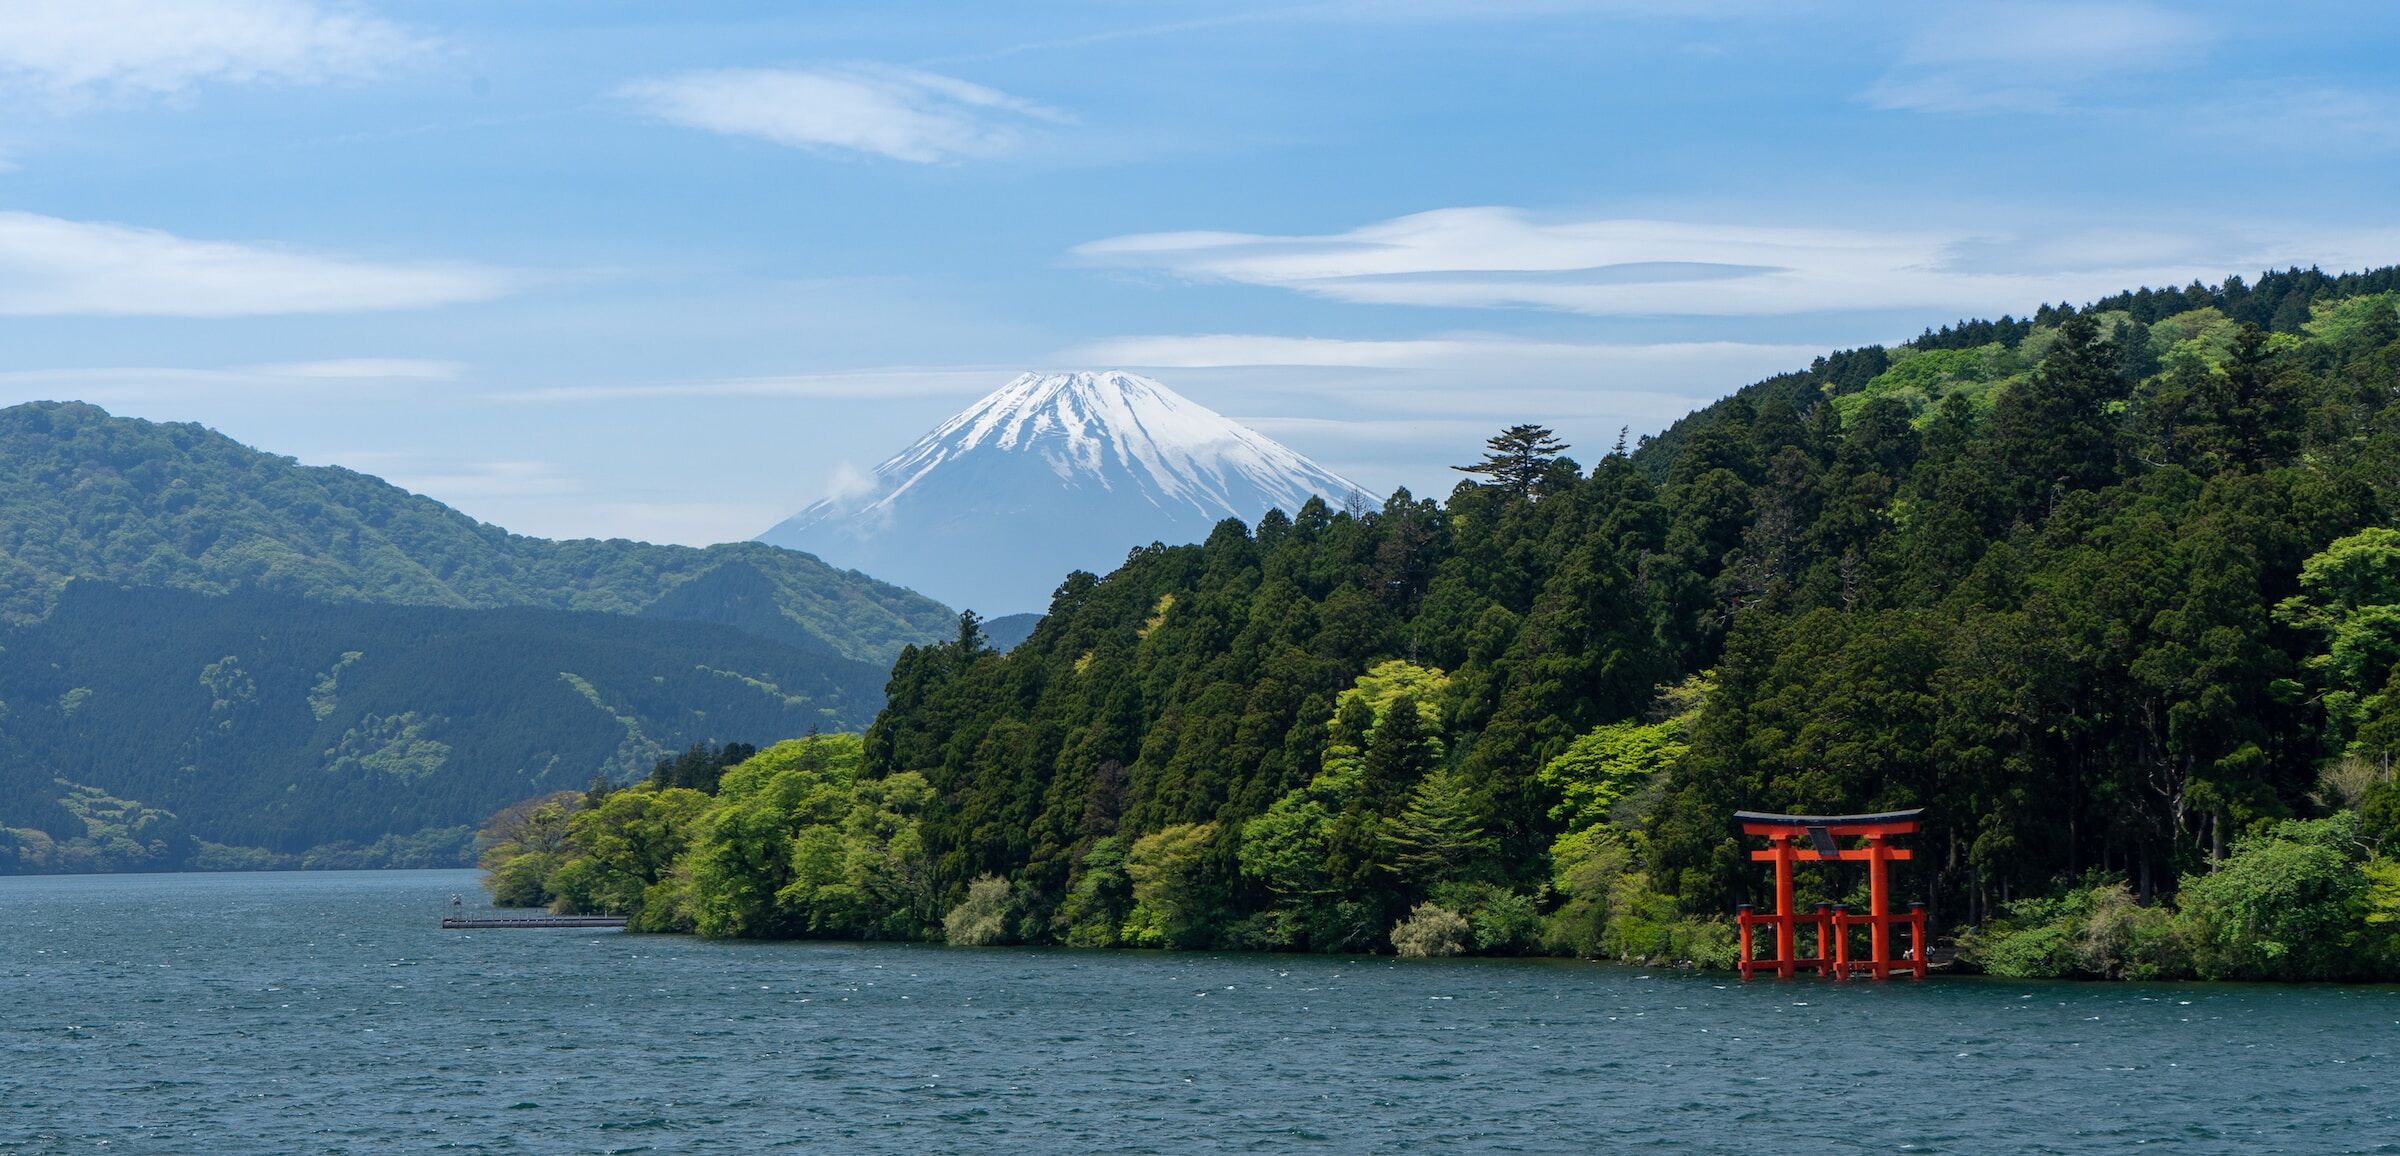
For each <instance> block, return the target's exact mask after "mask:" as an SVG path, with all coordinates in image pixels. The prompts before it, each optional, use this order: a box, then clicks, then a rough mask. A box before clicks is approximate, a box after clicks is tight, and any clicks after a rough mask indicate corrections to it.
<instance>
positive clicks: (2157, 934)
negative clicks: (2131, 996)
mask: <svg viewBox="0 0 2400 1156" xmlns="http://www.w3.org/2000/svg"><path fill="white" fill-rule="evenodd" d="M2358 836H2359V830H2358V822H2357V820H2356V819H2355V818H2354V817H2353V816H2351V815H2348V814H2337V815H2335V816H2333V817H2331V818H2326V819H2317V820H2311V821H2304V822H2303V821H2294V822H2285V823H2278V824H2275V825H2273V826H2272V827H2269V828H2268V829H2266V830H2265V831H2263V832H2261V833H2259V834H2257V835H2253V836H2250V837H2248V838H2245V839H2243V840H2241V841H2240V842H2239V843H2238V844H2236V845H2235V847H2234V850H2233V853H2232V854H2231V855H2230V856H2229V857H2227V858H2226V859H2225V860H2224V861H2223V862H2222V863H2219V864H2217V865H2216V867H2215V868H2214V869H2213V870H2205V871H2199V872H2194V873H2192V874H2190V875H2187V876H2186V877H2185V878H2184V880H2183V885H2182V888H2181V890H2180V891H2179V893H2178V894H2177V897H2176V901H2175V904H2174V906H2173V908H2172V909H2171V910H2170V908H2168V907H2167V906H2164V905H2157V906H2144V905H2142V904H2140V903H2138V902H2137V901H2136V900H2135V898H2134V896H2133V894H2132V893H2131V892H2130V891H2128V890H2126V888H2125V887H2124V886H2123V885H2121V884H2116V883H2111V882H2107V881H2091V882H2088V883H2086V884H2085V885H2083V886H2081V887H2077V888H2075V889H2072V890H2070V891H2067V892H2065V893H2064V894H2062V895H2060V896H2057V897H2054V898H2044V899H2031V900H2023V901H2020V902H2017V903H2014V904H2011V905H2010V907H2009V911H2008V917H2007V918H2006V919H2004V920H2002V921H2000V922H1998V923H1996V924H1995V925H1994V926H1992V927H1991V928H1989V929H1986V930H1985V931H1984V932H1983V933H1981V934H1979V935H1978V936H1976V937H1975V941H1974V943H1973V944H1972V950H1971V951H1970V953H1969V955H1970V958H1972V959H1974V960H1975V961H1976V962H1978V963H1980V964H1982V965H1983V966H1984V967H1985V968H1987V969H1989V970H1990V971H1992V972H1993V973H1995V974H1998V975H2008V976H2018V977H2027V978H2057V977H2062V976H2067V977H2085V978H2096V979H2114V978H2124V979H2183V978H2200V979H2251V980H2312V979H2313V980H2324V979H2333V980H2357V979H2369V978H2376V977H2383V976H2388V975H2390V974H2392V973H2393V971H2392V969H2393V968H2394V967H2395V966H2396V965H2400V955H2396V954H2395V952H2396V951H2400V864H2396V863H2395V862H2394V861H2393V860H2391V859H2388V858H2370V857H2369V854H2368V852H2367V849H2366V848H2365V846H2364V845H2363V844H2362V843H2361V841H2360V840H2359V837H2358Z"/></svg>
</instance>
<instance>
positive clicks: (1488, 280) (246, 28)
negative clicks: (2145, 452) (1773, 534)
mask: <svg viewBox="0 0 2400 1156" xmlns="http://www.w3.org/2000/svg"><path fill="white" fill-rule="evenodd" d="M2396 41H2400V16H2396V15H2394V14H2392V13H2391V11H2390V10H2389V9H2388V7H2387V6H2385V5H2381V4H2373V3H2353V4H2331V3H2328V4H2296V5H2288V6H2265V5H2233V4H2224V5H2172V6H2170V5H2153V4H2139V3H2127V4H2025V3H1994V4H1957V5H1951V4H1944V5H1925V4H1891V5H1878V4H1812V3H1807V2H1805V0H1798V2H1781V3H1738V2H1727V3H1692V4H1672V3H1660V2H1652V3H1614V2H1592V3H1580V2H1576V0H1481V2H1466V0H1383V2H1379V3H1366V2H1350V0H1328V2H1321V3H1296V4H1249V3H1243V2H1241V0H1212V2H1209V3H1198V2H1194V3H1182V2H1177V0H1152V2H1147V3H1134V2H1130V0H1061V2H1056V3H1034V4H996V3H988V2H987V3H958V4H948V3H929V4H906V5H903V4H896V3H859V4H851V3H833V2H820V3H807V4H770V3H720V4H708V3H700V2H697V0H694V2H688V3H678V4H654V5H636V4H625V3H604V2H581V3H574V4H564V3H543V4H535V3H496V2H495V3H470V2H467V0H450V2H444V3H415V4H409V3H373V4H348V3H333V2H327V0H184V2H181V3H136V2H131V0H0V403H13V402H16V401H21V400H28V399H33V398H82V399H86V400H91V401H95V402H98V403H100V404H102V405H105V406H108V407H109V408H110V409H112V410H114V411H116V412H120V413H126V414H133V415H138V416H143V417H151V418H158V419H171V420H188V421H198V422H202V423H205V424H208V425H211V426H214V427H216V428H219V429H222V430H224V431H225V432H227V433H229V434H232V435H234V436H236V437H239V438H241V439H243V440H245V441H248V442H251V443H253V444H256V445H259V446H261V447H263V448H268V449H272V450H275V451H277V452H281V453H287V454H292V455H295V456H297V457H299V458H300V459H301V460H303V461H307V462H312V463H334V464H342V465H349V466H353V467H355V468H359V469H363V470H367V471H369V472H373V473H377V474H381V475H384V476H387V477H390V478H392V479H393V480H395V481H398V482H400V483H402V484H404V485H408V486H410V487H411V488H414V489H418V490H421V491H423V492H426V493H430V494H432V495H434V496H435V497H438V498H441V499H443V500H445V501H448V502H450V503H452V504H454V505H456V506H458V507H460V508H462V509H464V510H466V511H468V512H469V513H472V514H474V515H476V516H478V517H482V518H486V519H489V520H492V521H496V522H498V523H500V524H502V525H505V526H507V527H509V528H511V529H515V530H519V531H523V532H527V533H537V534H544V535H552V536H587V535H590V536H616V535H622V536H630V537H640V538H647V539H652V540H660V541H682V542H695V543H697V542H709V541H719V540H726V539H732V538H742V537H748V536H749V535H751V534H754V533H756V532H758V531H759V530H762V529H764V528H765V527H766V526H768V525H770V524H772V523H773V522H774V521H776V520H777V519H778V518H780V517H782V516H783V515H785V514H787V513H789V512H791V511H792V510H794V509H796V508H798V507H799V506H800V505H802V504H804V503H805V502H807V501H808V500H810V499H812V498H814V497H817V496H819V495H820V494H821V493H823V492H824V491H825V490H826V489H827V487H828V486H829V485H830V484H831V483H832V482H833V480H834V479H835V478H836V477H837V476H841V475H843V474H844V473H845V472H848V471H856V470H860V469H866V468H871V467H872V466H873V465H874V464H875V462H876V461H878V460H880V459H881V458H882V457H884V456H885V455H887V454H889V453H891V452H893V451H895V450H897V449H899V448H901V447H902V446H903V445H905V444H906V443H907V442H908V441H909V440H910V439H912V438H913V437H915V436H916V435H917V434H918V433H920V432H922V431H923V430H925V429H926V428H928V427H930V426H931V425H933V424H934V423H935V422H937V421H938V420H940V419H941V418H942V417H944V416H946V415H948V414H949V413H950V412H952V411H954V410H956V409H958V408H960V407H961V406H963V405H964V404H966V403H967V402H969V401H972V400H973V399H974V398H976V397H978V396H980V395H981V394H983V393H985V392H988V391H989V390H991V389H992V388H995V387H997V386H998V385H999V384H1000V383H1001V382H1002V381H1004V380H1006V379H1007V378H1008V377H1010V376H1012V375H1013V374H1015V373H1017V372H1019V371H1022V370H1025V369H1075V368H1092V369H1100V368H1127V369H1136V370H1140V371H1142V372H1147V373H1149V374H1151V375H1152V376H1155V377H1158V378H1159V379H1161V380H1163V381H1165V382H1167V383H1168V384H1169V385H1170V386H1173V387H1175V388H1176V389H1178V390H1180V391H1182V392H1184V393H1186V394H1188V395H1189V396H1191V397H1193V398H1194V399H1195V400H1198V401H1200V402H1202V403H1204V404H1207V405H1210V406H1212V407H1214V408H1216V409H1219V410H1221V411H1223V412H1225V413H1227V414H1230V415H1232V416H1234V417H1237V418H1239V419H1241V420H1244V421H1246V422H1248V423H1250V424H1252V425H1254V426H1256V427H1258V428H1259V429H1261V430H1263V431H1265V432H1267V433H1269V434H1270V435H1272V436H1275V437H1277V438H1278V439H1280V440H1283V441H1285V442H1286V443H1288V444H1290V445H1291V446H1293V447H1294V448H1295V449H1298V450H1300V451H1301V452H1303V453H1306V454H1309V455H1311V456H1313V457H1315V458H1317V459H1318V460H1320V461H1322V462H1324V463H1325V464H1327V465H1328V466H1331V467H1332V468H1334V469H1336V470H1339V471H1341V472H1343V473H1345V474H1347V475H1349V476H1350V477H1352V478H1354V479H1356V480H1357V481H1359V482H1360V483H1362V484H1364V485H1366V486H1368V487H1369V488H1371V489H1375V490H1379V491H1380V490H1386V489H1389V488H1390V487H1393V486H1396V485H1409V486H1412V487H1415V488H1417V489H1418V490H1420V491H1428V492H1441V491H1443V490H1445V489H1446V488H1447V487H1448V485H1449V484H1450V482H1449V479H1450V478H1451V477H1454V476H1455V475H1449V474H1448V472H1447V471H1446V470H1445V469H1444V468H1443V467H1444V466H1445V465H1446V464H1448V463H1450V462H1453V461H1459V460H1465V459H1466V458H1468V457H1471V456H1472V455H1473V452H1474V450H1475V449H1476V447H1477V445H1478V443H1479V442H1480V440H1481V438H1482V437H1483V436H1484V434H1485V433H1487V432H1489V431H1490V430H1491V429H1494V428H1496V427H1498V426H1501V425H1503V424H1508V423H1512V422H1516V421H1522V420H1538V421H1544V422H1548V423H1549V424H1552V425H1554V426H1556V427H1557V428H1559V429H1560V430H1561V431H1562V432H1563V433H1564V434H1565V435H1566V436H1567V437H1568V438H1569V440H1571V441H1573V442H1575V443H1577V444H1578V445H1579V446H1581V447H1583V448H1584V450H1585V451H1586V452H1585V453H1584V454H1583V455H1582V456H1584V457H1586V458H1587V459H1588V458H1589V457H1591V456H1594V455H1595V454H1596V453H1597V452H1598V451H1599V450H1601V449H1602V448H1604V447H1605V445H1606V444H1607V443H1608V442H1609V441H1611V440H1613V438H1614V436H1615V432H1616V430H1617V429H1618V428H1619V427H1620V426H1631V427H1632V428H1633V430H1634V432H1635V433H1636V434H1639V433H1642V432H1646V431H1651V430H1655V429H1657V428H1659V427H1661V426H1663V425H1664V424H1665V423H1666V422H1668V421H1670V420H1672V419H1673V418H1674V417H1675V416H1676V415H1678V414H1680V413H1682V412H1684V411H1685V410H1688V409H1689V408H1691V407H1692V406H1694V405H1696V404H1699V403H1702V402H1705V401H1706V400H1708V399H1710V398H1713V397H1716V396H1718V395H1721V394H1722V393H1724V392H1726V391H1727V390H1730V389H1732V388H1734V387H1736V386H1739V385H1741V384H1743V383H1745V382H1747V381H1751V380H1755V379H1756V378H1758V377H1761V376H1764V375H1766V374H1767V373H1770V372H1773V371H1777V370H1781V369H1786V368H1797V367H1799V366H1801V365H1804V364H1805V363H1806V361H1807V360H1808V358H1809V357H1811V356H1813V355H1814V354H1815V353H1817V352H1821V351H1822V350H1825V349H1828V348H1835V347H1841V346H1848V345H1855V344H1861V343H1864V342H1867V341H1875V340H1884V341H1889V340H1896V339H1903V338H1906V337H1908V336H1910V335H1912V334H1914V333H1916V332H1917V331H1919V330H1920V329H1922V328H1924V327H1925V326H1926V325H1928V324H1938V323H1939V322H1941V321H1944V320H1948V319H1952V318H1956V317H1959V316H1962V315H1997V314H1999V313H2001V312H2006V311H2013V312H2018V313H2022V312H2025V311H2026V310H2028V309H2030V308H2032V307H2033V306H2035V305H2036V304H2038V303H2039V302H2041V301H2044V300H2061V299H2066V300H2074V301H2081V300H2085V299H2088V298H2090V297H2092V296H2095V295H2098V294H2100V293H2104V292H2108V291H2111V290H2114V289H2117V288H2121V287H2130V286H2132V285H2136V284H2142V283H2150V284H2160V283H2169V282H2172V283H2181V282H2184V281H2188V280H2190V279H2191V278H2193V277H2195V276H2197V277H2202V278H2204V279H2207V280H2211V281H2214V280H2216V279H2219V278H2221V277H2223V276H2225V275H2227V274H2229V273H2241V274H2244V275H2254V274H2255V273H2256V272H2257V271H2258V270H2259V269H2261V268H2264V267H2268V266H2281V265H2286V264H2292V263H2298V264H2303V265H2305V264H2321V265H2323V266H2325V267H2327V268H2329V269H2334V268H2358V267H2365V266H2371V265H2377V264H2388V263H2393V262H2400V220H2396V219H2395V216H2394V212H2393V199H2392V198H2393V192H2394V189H2395V180H2394V178H2395V176H2400V163H2396V162H2400V76H2396V75H2395V73H2394V71H2393V69H2392V68H2391V67H2390V63H2389V62H2390V61H2392V60H2394V59H2400V44H2396V43H2395V42H2396Z"/></svg>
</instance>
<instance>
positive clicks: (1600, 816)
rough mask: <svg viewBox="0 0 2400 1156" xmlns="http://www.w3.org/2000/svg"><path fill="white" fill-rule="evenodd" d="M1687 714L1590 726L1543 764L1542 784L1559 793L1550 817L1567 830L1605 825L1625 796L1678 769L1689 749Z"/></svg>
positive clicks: (1688, 718) (1688, 721)
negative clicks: (1658, 719) (1686, 741)
mask: <svg viewBox="0 0 2400 1156" xmlns="http://www.w3.org/2000/svg"><path fill="white" fill-rule="evenodd" d="M1689 724H1690V717H1689V716H1678V717H1675V718H1670V719H1666V720H1664V721H1662V722H1655V723H1630V722H1626V723H1609V724H1607V725H1605V726H1598V727H1594V728H1592V729H1591V730H1590V731H1587V732H1585V733H1584V735H1583V736H1582V737H1580V738H1578V739H1576V740H1575V741H1574V742H1573V743H1571V744H1569V745H1568V746H1567V749H1566V750H1565V751H1563V752H1561V753H1560V754H1559V756H1558V757H1557V758H1555V759H1552V760H1550V761H1549V762H1547V763H1545V764H1543V765H1542V776H1541V777H1542V782H1543V783H1545V784H1547V785H1549V787H1550V788H1551V789H1552V790H1555V791H1557V792H1558V795H1559V802H1558V805H1557V806H1556V807H1553V808H1551V810H1550V815H1551V817H1552V818H1554V819H1557V820H1559V821H1560V822H1562V823H1564V824H1566V828H1567V830H1568V831H1569V832H1575V831H1581V830H1583V829H1584V828H1586V827H1589V826H1591V825H1592V824H1594V823H1601V822H1606V821H1607V819H1608V817H1609V812H1610V811H1611V810H1612V809H1613V808H1615V807H1616V805H1617V803H1618V802H1619V801H1621V800H1623V799H1624V798H1625V796H1626V795H1628V794H1631V793H1632V792H1634V791H1635V790H1638V789H1639V788H1640V787H1641V786H1642V785H1643V784H1645V783H1647V782H1649V781H1650V779H1651V778H1652V777H1653V776H1655V775H1657V774H1658V773H1659V772H1661V771H1665V770H1667V769H1669V768H1671V767H1673V766H1674V765H1675V763H1676V762H1677V760H1680V759H1681V758H1683V754H1684V752H1685V751H1686V750H1687V749H1689V748H1688V746H1687V745H1686V744H1685V742H1684V729H1685V727H1687V726H1688V725H1689Z"/></svg>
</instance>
